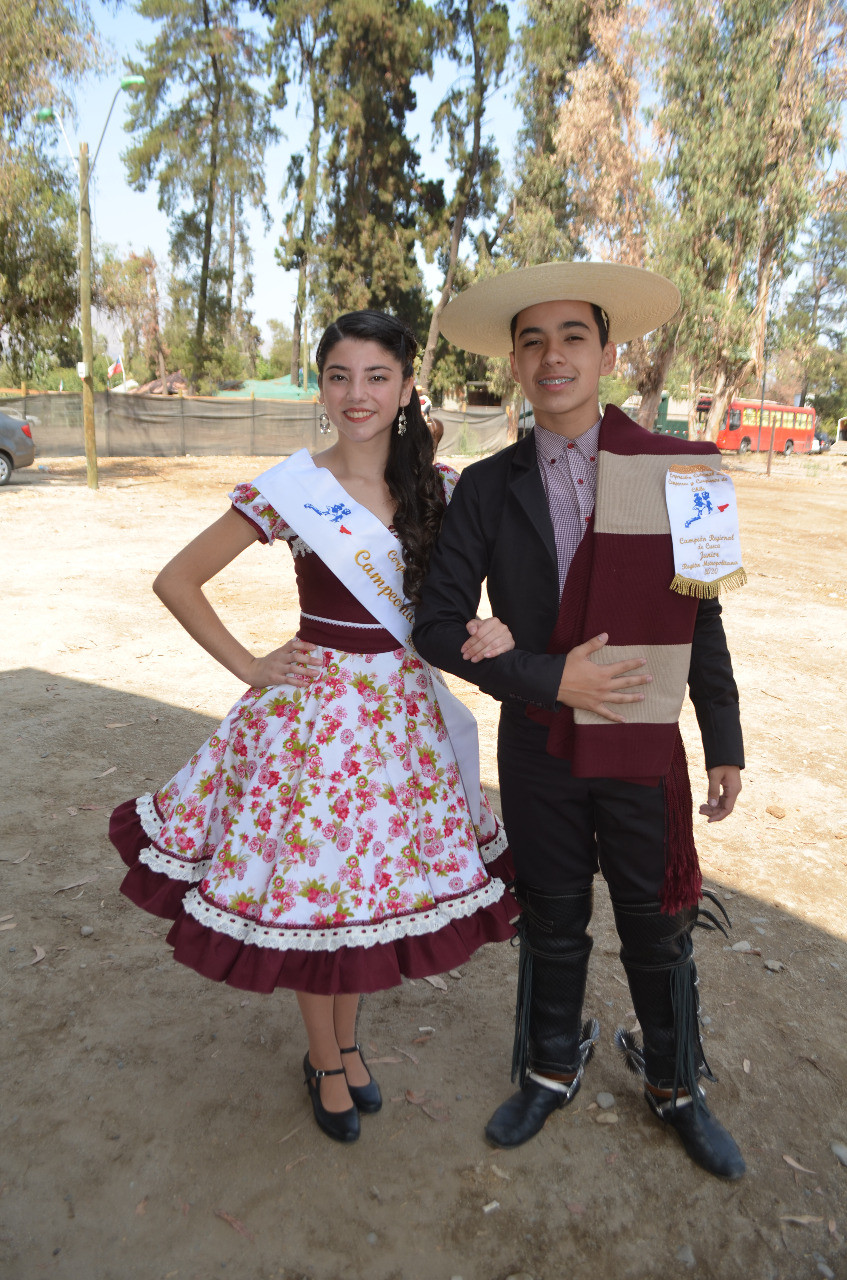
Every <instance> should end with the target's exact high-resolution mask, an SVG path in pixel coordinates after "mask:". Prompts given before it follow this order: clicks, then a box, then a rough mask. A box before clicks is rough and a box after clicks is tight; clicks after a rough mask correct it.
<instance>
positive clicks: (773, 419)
mask: <svg viewBox="0 0 847 1280" xmlns="http://www.w3.org/2000/svg"><path fill="white" fill-rule="evenodd" d="M711 403H712V400H711V397H710V396H703V397H702V398H701V399H700V400H698V401H697V420H698V422H700V423H701V424H705V421H706V417H707V415H708V413H709V408H710V406H711ZM771 436H773V448H774V453H782V454H784V455H785V457H786V458H787V457H788V456H789V455H790V454H792V453H811V452H812V442H813V441H814V438H815V411H814V409H813V408H811V406H806V407H805V408H802V409H799V408H796V407H795V406H794V405H788V404H776V403H774V401H773V400H766V401H765V403H764V406H762V402H761V401H760V400H732V401H731V402H730V405H729V408H728V409H727V411H726V420H725V422H724V424H723V426H722V427H721V429H720V431H719V432H718V438H717V441H716V444H717V446H718V448H719V449H726V450H731V451H732V452H733V453H767V452H768V449H769V448H770V444H771Z"/></svg>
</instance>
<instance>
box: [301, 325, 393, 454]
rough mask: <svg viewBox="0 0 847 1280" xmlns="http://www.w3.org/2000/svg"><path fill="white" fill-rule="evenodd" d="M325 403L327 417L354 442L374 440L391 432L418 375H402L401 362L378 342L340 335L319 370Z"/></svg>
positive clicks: (343, 434)
mask: <svg viewBox="0 0 847 1280" xmlns="http://www.w3.org/2000/svg"><path fill="white" fill-rule="evenodd" d="M320 385H321V403H322V404H323V405H324V407H325V409H326V412H327V414H328V416H329V420H330V422H331V423H332V425H333V426H334V427H335V429H336V431H338V433H339V435H342V436H345V437H346V438H347V439H348V440H351V441H365V440H373V439H374V438H375V437H376V436H378V435H380V434H381V433H382V432H384V431H390V430H391V427H392V425H393V423H394V419H395V418H396V417H397V410H398V407H399V406H400V405H407V404H408V403H409V400H410V398H411V395H412V392H413V390H414V378H413V377H411V378H404V377H403V369H402V367H401V365H400V362H399V360H397V358H396V357H395V356H393V355H392V354H391V352H390V351H386V349H385V347H383V346H381V345H380V343H378V342H372V341H360V340H359V339H358V338H342V339H341V341H340V342H337V343H336V344H335V346H334V347H333V348H332V349H331V351H330V352H329V354H328V356H327V358H326V362H325V363H324V367H323V373H322V374H321V383H320Z"/></svg>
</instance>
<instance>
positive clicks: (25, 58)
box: [0, 0, 100, 381]
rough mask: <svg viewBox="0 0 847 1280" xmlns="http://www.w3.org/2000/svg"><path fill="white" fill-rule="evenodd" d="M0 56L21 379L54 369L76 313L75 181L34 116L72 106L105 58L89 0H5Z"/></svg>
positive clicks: (9, 348) (7, 244)
mask: <svg viewBox="0 0 847 1280" xmlns="http://www.w3.org/2000/svg"><path fill="white" fill-rule="evenodd" d="M0 50H2V58H0V358H2V359H3V360H4V361H5V363H6V364H7V366H8V368H9V371H10V374H11V376H12V378H13V380H14V381H19V380H20V379H21V378H31V377H33V376H34V375H35V373H36V371H37V370H39V369H42V368H46V367H49V365H50V363H51V361H52V359H53V357H54V355H55V354H56V353H57V352H58V351H59V350H60V348H61V346H62V343H63V341H64V338H65V335H66V334H67V332H68V330H69V328H70V326H71V322H72V320H73V317H74V315H75V312H76V309H77V286H78V271H77V263H76V198H75V193H74V182H73V176H72V173H71V174H69V172H68V170H67V168H66V167H64V166H63V167H60V166H59V165H58V164H57V163H56V161H55V158H54V144H55V140H56V130H55V125H53V124H45V125H36V124H35V123H34V122H33V119H32V115H33V113H34V112H35V111H36V110H37V109H38V108H40V107H47V106H55V107H62V108H64V106H65V105H66V104H67V103H68V101H69V93H70V90H71V88H72V86H73V84H74V82H75V81H76V80H78V79H79V78H80V77H81V76H82V75H83V74H84V72H85V71H86V70H87V69H88V68H89V67H90V66H92V65H93V64H94V63H95V61H96V60H97V58H98V56H99V55H100V50H99V48H98V46H97V44H96V41H95V40H94V36H93V31H92V27H91V17H90V13H89V10H88V6H87V5H86V4H85V3H84V0H4V3H3V4H2V5H0Z"/></svg>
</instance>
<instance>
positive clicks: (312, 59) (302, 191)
mask: <svg viewBox="0 0 847 1280" xmlns="http://www.w3.org/2000/svg"><path fill="white" fill-rule="evenodd" d="M258 7H259V9H260V11H261V12H262V13H263V14H264V15H265V17H266V18H267V19H268V21H269V35H268V44H267V54H268V63H269V66H270V68H271V69H272V70H273V72H274V73H275V83H274V90H273V97H274V101H275V103H276V104H277V105H278V106H284V104H285V101H286V96H287V92H288V86H289V84H291V83H292V82H294V83H295V84H297V85H298V86H299V88H300V90H301V91H302V92H303V94H304V96H305V100H306V109H307V113H308V126H307V130H308V131H307V139H306V146H305V148H304V149H303V150H302V151H301V150H298V151H295V152H294V153H293V154H292V156H291V158H290V160H289V164H288V172H287V175H286V180H285V187H284V189H283V192H282V195H283V199H285V198H286V197H287V198H288V201H289V205H288V209H287V211H286V215H285V222H284V229H283V233H282V235H281V236H280V239H279V245H278V247H277V251H276V256H277V259H278V261H279V263H280V265H281V266H282V267H283V268H284V269H285V270H286V271H291V270H295V271H296V272H297V297H296V300H295V303H294V316H293V322H292V338H291V356H290V364H291V382H292V384H296V383H298V382H299V380H300V366H301V354H300V352H301V344H302V337H303V325H304V321H305V317H306V298H307V290H308V279H309V267H310V265H311V262H312V260H313V258H314V256H315V248H316V228H317V226H318V224H319V215H320V201H321V197H322V194H323V190H322V186H321V183H320V176H321V172H320V163H321V139H322V135H323V122H324V115H325V89H324V72H323V69H322V66H321V63H322V60H323V54H324V51H325V48H326V46H327V44H328V43H329V42H330V41H331V39H332V32H333V21H332V14H333V8H334V5H333V4H332V3H331V0H330V2H329V3H327V0H258ZM298 114H299V104H298ZM304 384H305V379H304Z"/></svg>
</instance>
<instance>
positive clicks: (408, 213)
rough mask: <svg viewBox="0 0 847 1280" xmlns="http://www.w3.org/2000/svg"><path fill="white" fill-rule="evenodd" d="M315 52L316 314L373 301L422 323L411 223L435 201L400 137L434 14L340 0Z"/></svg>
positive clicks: (433, 189) (321, 317) (414, 2)
mask: <svg viewBox="0 0 847 1280" xmlns="http://www.w3.org/2000/svg"><path fill="white" fill-rule="evenodd" d="M332 16H333V24H334V37H333V39H332V41H331V42H327V44H326V46H325V47H324V49H323V50H322V56H321V64H320V75H321V76H322V77H323V81H324V101H325V116H324V126H325V129H326V132H327V134H328V145H327V151H326V158H325V164H324V170H323V198H324V212H323V216H322V219H321V225H320V236H319V242H318V244H317V246H316V254H315V262H314V274H313V276H312V281H311V288H312V296H313V298H314V310H315V316H316V319H317V320H318V321H319V322H320V323H326V322H327V321H328V320H329V319H331V318H332V317H333V316H335V315H338V313H339V312H343V311H349V310H355V309H356V308H358V307H376V308H379V309H382V310H386V311H391V312H393V313H395V314H397V315H401V316H403V318H404V319H405V320H407V321H408V322H409V323H410V324H411V325H412V327H413V328H415V329H418V330H419V329H421V328H422V321H423V317H424V314H425V311H426V310H427V307H426V301H425V295H424V290H423V282H422V277H421V272H420V268H419V267H418V265H417V261H416V258H415V244H416V239H417V233H416V226H417V223H418V221H419V219H420V218H421V217H424V218H426V217H428V216H429V215H430V213H431V210H432V207H433V205H434V206H435V207H437V206H438V204H439V202H440V199H441V194H440V192H441V188H440V183H431V182H426V181H424V180H423V179H422V177H421V174H420V168H419V166H420V157H419V155H418V153H417V151H416V150H415V147H414V146H413V144H412V141H411V139H410V138H409V137H408V136H407V131H406V118H407V116H408V113H409V112H410V111H412V110H413V109H414V107H415V101H416V100H415V94H414V92H413V91H412V87H411V82H412V77H413V76H414V75H416V74H420V73H424V74H429V73H430V71H431V67H432V54H433V43H434V30H433V22H434V19H433V13H432V10H431V9H430V8H429V6H428V5H426V4H425V3H423V0H396V2H394V3H389V0H346V2H345V3H337V4H335V5H333V9H332Z"/></svg>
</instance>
